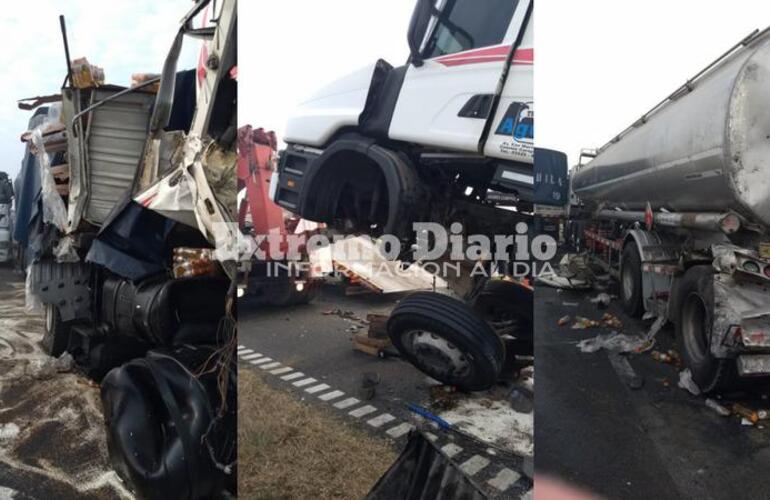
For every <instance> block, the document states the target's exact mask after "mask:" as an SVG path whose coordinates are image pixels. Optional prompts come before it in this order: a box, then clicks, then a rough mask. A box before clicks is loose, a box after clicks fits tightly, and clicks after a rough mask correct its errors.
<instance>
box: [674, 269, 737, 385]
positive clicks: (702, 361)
mask: <svg viewBox="0 0 770 500" xmlns="http://www.w3.org/2000/svg"><path fill="white" fill-rule="evenodd" d="M713 274H714V270H713V269H712V268H711V266H694V267H692V268H690V269H689V270H688V271H687V272H686V273H685V274H684V276H683V277H682V281H681V282H680V283H679V290H678V297H679V300H678V304H677V309H678V311H677V314H676V317H677V321H676V341H677V346H678V348H679V352H680V353H681V355H682V361H683V363H684V366H685V368H689V369H690V372H691V373H692V379H693V381H694V382H695V383H696V384H697V385H698V387H699V388H700V390H701V392H703V393H706V394H708V393H712V392H716V391H719V390H720V389H722V388H725V387H727V386H728V385H729V384H730V381H731V380H732V379H733V375H734V373H735V363H734V360H731V359H717V358H715V357H714V355H713V354H712V353H711V348H710V346H711V332H712V325H713V320H714V277H713Z"/></svg>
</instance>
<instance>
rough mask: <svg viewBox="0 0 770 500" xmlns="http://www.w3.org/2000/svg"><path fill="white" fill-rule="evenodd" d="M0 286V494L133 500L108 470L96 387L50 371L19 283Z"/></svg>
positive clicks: (39, 329)
mask: <svg viewBox="0 0 770 500" xmlns="http://www.w3.org/2000/svg"><path fill="white" fill-rule="evenodd" d="M0 279H2V286H1V287H0V487H1V488H3V489H4V490H5V491H11V492H13V494H14V495H16V496H14V497H13V498H19V499H25V498H46V499H47V500H56V499H65V498H66V499H69V498H84V499H99V500H101V499H105V500H106V499H120V498H133V497H132V495H131V494H130V493H129V491H128V489H127V488H126V487H125V485H124V484H123V483H122V481H121V480H120V479H119V478H118V476H117V474H116V473H115V472H114V471H113V470H112V468H111V467H110V465H109V459H108V456H107V446H106V435H105V430H104V417H103V415H102V406H101V401H100V399H99V386H98V384H95V383H93V382H92V381H90V380H89V379H87V378H86V377H84V376H82V375H80V374H78V373H76V372H74V371H70V372H68V373H56V370H51V369H50V365H51V364H52V363H53V361H55V360H54V359H53V358H51V357H49V356H47V355H46V354H45V353H44V352H43V351H42V348H41V346H40V340H41V339H42V336H43V320H42V317H41V316H40V315H35V314H27V313H26V311H25V305H24V283H23V282H22V281H21V278H20V276H18V275H14V274H12V272H11V271H10V270H8V269H0ZM46 368H47V369H46ZM0 497H2V495H0Z"/></svg>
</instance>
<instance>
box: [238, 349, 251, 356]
mask: <svg viewBox="0 0 770 500" xmlns="http://www.w3.org/2000/svg"><path fill="white" fill-rule="evenodd" d="M250 352H254V349H246V348H245V347H239V348H238V354H239V355H241V354H248V353H250Z"/></svg>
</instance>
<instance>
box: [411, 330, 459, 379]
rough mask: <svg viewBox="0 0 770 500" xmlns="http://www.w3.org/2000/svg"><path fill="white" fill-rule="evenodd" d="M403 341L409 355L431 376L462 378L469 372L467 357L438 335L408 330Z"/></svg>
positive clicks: (424, 331)
mask: <svg viewBox="0 0 770 500" xmlns="http://www.w3.org/2000/svg"><path fill="white" fill-rule="evenodd" d="M403 339H404V343H403V344H404V346H405V347H406V348H407V350H408V351H409V353H410V354H411V355H412V356H414V358H415V359H416V360H417V363H418V364H419V365H420V366H421V367H423V368H424V369H425V371H427V372H429V373H431V374H435V375H437V376H442V375H444V376H452V377H463V376H465V375H467V374H468V373H469V372H470V369H471V365H470V362H469V361H468V358H467V356H466V355H465V354H464V353H463V352H462V351H460V349H458V348H457V346H455V345H454V344H453V343H452V342H450V341H448V340H447V339H445V338H444V337H442V336H440V335H437V334H435V333H433V332H429V331H426V330H409V331H407V332H406V333H404V335H403Z"/></svg>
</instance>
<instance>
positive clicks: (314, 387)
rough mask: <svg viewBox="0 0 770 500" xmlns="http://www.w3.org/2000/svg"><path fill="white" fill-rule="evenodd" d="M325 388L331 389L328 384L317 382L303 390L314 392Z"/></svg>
mask: <svg viewBox="0 0 770 500" xmlns="http://www.w3.org/2000/svg"><path fill="white" fill-rule="evenodd" d="M326 389H331V386H330V385H329V384H318V385H314V386H313V387H308V388H307V389H305V392H309V393H310V394H315V393H316V392H321V391H325V390H326Z"/></svg>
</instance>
